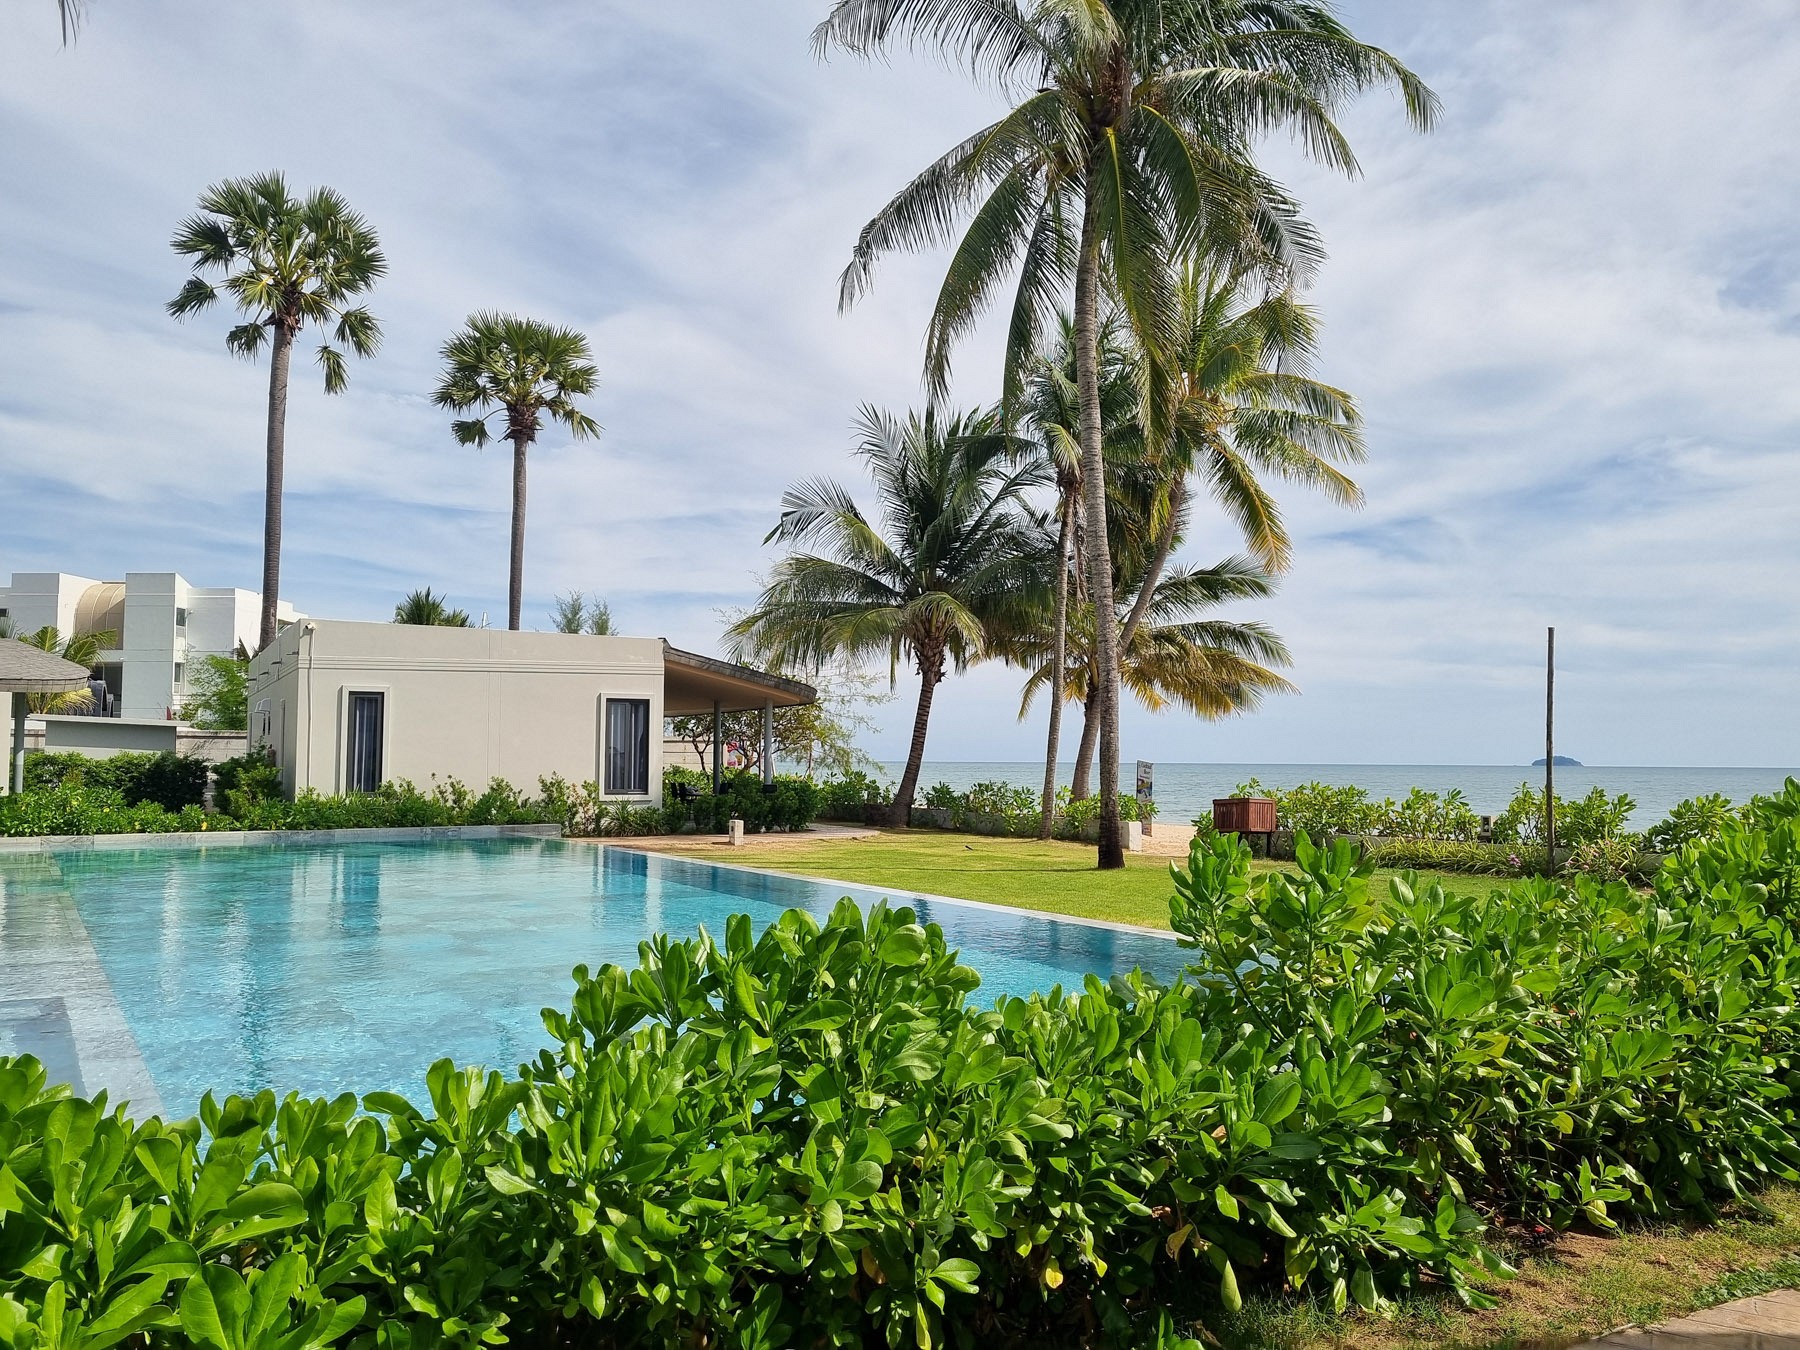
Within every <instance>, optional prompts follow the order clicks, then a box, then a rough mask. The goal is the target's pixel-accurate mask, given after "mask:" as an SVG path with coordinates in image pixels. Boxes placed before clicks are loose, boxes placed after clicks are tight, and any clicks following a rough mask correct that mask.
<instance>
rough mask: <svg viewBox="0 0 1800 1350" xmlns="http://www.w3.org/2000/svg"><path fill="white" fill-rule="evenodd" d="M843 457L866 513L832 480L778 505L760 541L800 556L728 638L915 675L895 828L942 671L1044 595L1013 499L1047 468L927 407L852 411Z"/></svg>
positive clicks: (973, 657) (1020, 505)
mask: <svg viewBox="0 0 1800 1350" xmlns="http://www.w3.org/2000/svg"><path fill="white" fill-rule="evenodd" d="M856 434H857V444H856V449H855V453H856V454H857V456H858V457H859V458H860V459H861V460H862V461H863V464H864V465H865V466H866V467H867V469H868V471H869V476H870V477H871V478H872V479H873V480H874V484H875V495H876V500H877V501H878V502H879V503H880V510H879V514H877V515H875V516H870V515H868V514H866V513H864V511H863V510H862V509H861V508H860V507H859V506H858V505H857V504H856V502H855V500H854V499H853V498H852V497H851V495H850V493H849V492H848V491H847V490H846V489H845V488H844V487H842V486H841V485H839V484H838V483H836V482H833V481H831V480H830V479H823V478H817V479H807V480H805V481H803V482H799V483H795V484H794V485H793V486H791V487H790V488H788V490H787V492H786V493H784V494H783V496H782V499H781V521H780V523H779V524H778V525H776V527H775V528H774V529H773V530H771V531H770V532H769V535H768V538H767V540H765V541H764V542H767V543H783V544H788V545H790V546H792V547H794V548H795V549H796V550H800V549H816V550H817V551H816V552H814V551H794V552H790V553H789V554H788V556H786V557H785V558H783V559H782V560H781V561H780V562H778V563H777V564H776V565H775V570H774V572H773V574H772V576H771V579H770V581H769V583H768V585H767V586H766V587H765V588H764V590H763V593H762V596H761V597H760V598H759V599H758V601H757V603H756V605H755V607H754V608H752V609H751V610H750V612H749V613H748V614H746V615H744V616H743V617H742V618H741V619H739V620H738V621H737V622H736V623H734V624H733V625H732V626H731V628H730V629H729V630H727V637H728V641H729V642H730V644H731V647H732V650H733V652H734V654H735V655H737V656H739V657H740V658H754V659H759V660H764V661H768V662H770V663H771V664H772V665H774V666H775V667H777V668H779V669H799V670H813V669H817V668H818V667H819V666H820V665H821V664H822V663H824V662H825V661H827V660H831V659H835V658H844V659H848V660H850V661H859V660H862V659H865V658H867V657H870V656H874V655H877V654H881V655H885V656H886V657H887V659H888V671H889V676H890V679H891V678H893V677H894V676H895V675H896V674H897V672H898V669H899V665H900V662H901V661H902V660H903V659H904V660H906V661H908V662H909V663H910V664H911V665H912V666H913V667H914V668H915V669H916V670H917V671H918V672H919V702H918V706H917V708H916V709H915V711H914V714H913V727H912V741H911V744H910V745H909V747H908V749H907V756H906V767H905V770H904V771H903V772H902V773H901V775H900V783H899V786H898V788H897V789H896V790H895V793H894V804H893V820H894V821H895V823H898V824H904V823H905V821H906V816H907V812H908V810H909V809H910V808H911V806H912V802H913V796H914V793H915V792H916V790H917V788H918V783H919V765H920V764H921V762H922V761H923V760H924V757H925V738H926V733H927V731H928V730H929V727H930V721H931V709H932V703H933V700H934V698H935V697H936V694H937V688H938V685H939V684H941V683H942V682H943V680H944V678H945V676H946V675H947V674H948V673H949V670H950V669H952V668H954V669H956V670H962V669H963V668H965V667H966V666H968V665H969V664H971V663H972V662H975V661H979V660H982V659H984V658H985V657H987V656H988V655H989V654H990V649H991V647H992V645H993V640H994V635H995V634H997V633H1001V632H1006V631H1010V630H1012V629H1013V628H1015V627H1017V626H1019V625H1020V624H1022V623H1023V622H1025V620H1026V618H1027V617H1028V616H1029V615H1030V614H1031V613H1032V612H1033V609H1034V606H1036V605H1038V604H1039V603H1041V600H1042V599H1043V598H1045V597H1047V596H1048V585H1047V582H1048V578H1047V577H1046V576H1045V574H1044V572H1043V570H1042V568H1041V566H1040V563H1041V559H1040V557H1038V556H1037V552H1036V541H1037V536H1038V535H1039V534H1040V533H1041V532H1042V531H1041V525H1040V523H1039V522H1038V521H1037V520H1036V519H1034V518H1033V517H1032V516H1031V515H1030V514H1029V512H1028V511H1027V508H1026V506H1025V497H1026V495H1027V494H1028V493H1030V492H1032V491H1033V490H1035V489H1037V488H1039V487H1042V486H1044V485H1045V484H1046V483H1047V481H1048V477H1049V475H1048V472H1047V471H1046V469H1045V468H1044V466H1043V465H1042V464H1041V463H1040V462H1037V461H1034V460H1032V459H1030V458H1027V457H1025V456H1022V455H1020V454H1019V453H1018V447H1017V446H1015V445H1014V444H1013V443H1012V442H1011V441H1010V440H1009V439H1008V438H1007V437H1005V436H1003V435H1001V434H999V420H998V418H997V417H996V416H995V415H994V414H993V413H969V412H965V413H956V414H949V413H941V412H938V411H935V410H927V411H926V412H924V413H922V414H921V413H912V414H910V415H908V416H907V417H906V418H905V419H904V420H902V419H900V418H897V417H894V416H893V415H891V414H889V413H885V412H881V411H878V410H876V409H874V408H864V409H863V410H862V412H861V414H860V415H859V417H858V418H857V422H856Z"/></svg>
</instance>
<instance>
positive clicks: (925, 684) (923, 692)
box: [888, 652, 944, 826]
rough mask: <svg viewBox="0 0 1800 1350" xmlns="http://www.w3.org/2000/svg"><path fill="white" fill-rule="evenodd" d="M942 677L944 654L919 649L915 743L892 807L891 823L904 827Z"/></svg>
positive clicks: (908, 755) (907, 756)
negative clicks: (932, 705)
mask: <svg viewBox="0 0 1800 1350" xmlns="http://www.w3.org/2000/svg"><path fill="white" fill-rule="evenodd" d="M943 678H944V657H943V654H942V653H941V652H920V653H919V706H918V708H917V709H916V710H914V712H913V729H912V744H911V745H910V746H909V747H907V751H906V769H905V771H904V772H902V773H901V775H900V786H899V787H897V788H895V789H894V804H893V806H892V807H890V808H889V814H888V823H889V824H890V825H901V826H904V825H905V824H906V822H907V820H908V818H909V817H910V816H911V814H912V804H913V797H914V795H915V794H916V793H917V792H918V790H919V768H920V766H921V765H922V764H924V762H925V732H926V730H927V729H928V728H929V726H930V723H931V700H932V698H933V696H934V695H935V694H936V693H937V687H938V683H939V681H941V680H942V679H943Z"/></svg>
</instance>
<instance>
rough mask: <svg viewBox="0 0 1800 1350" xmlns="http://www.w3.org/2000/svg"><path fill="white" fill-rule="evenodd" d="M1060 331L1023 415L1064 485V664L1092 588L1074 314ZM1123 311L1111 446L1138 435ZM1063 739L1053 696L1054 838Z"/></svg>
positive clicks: (1060, 599)
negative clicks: (1072, 595) (1073, 624)
mask: <svg viewBox="0 0 1800 1350" xmlns="http://www.w3.org/2000/svg"><path fill="white" fill-rule="evenodd" d="M1059 329H1060V332H1059V338H1058V341H1057V342H1056V344H1055V345H1054V346H1053V347H1051V348H1050V349H1049V350H1048V351H1046V352H1043V353H1041V354H1040V355H1038V356H1037V357H1035V358H1034V359H1033V361H1032V364H1031V368H1030V371H1029V373H1028V375H1027V378H1026V384H1025V391H1024V396H1023V400H1022V402H1023V410H1024V414H1023V421H1024V425H1025V428H1026V430H1027V433H1028V439H1029V443H1030V444H1031V446H1032V452H1033V453H1035V454H1037V455H1041V456H1042V458H1043V461H1044V463H1045V464H1046V465H1047V466H1048V468H1049V470H1050V472H1051V475H1052V477H1053V480H1054V482H1055V485H1056V521H1057V539H1056V554H1055V562H1054V563H1053V565H1052V567H1053V572H1054V575H1055V578H1056V584H1055V598H1054V602H1053V612H1052V620H1051V633H1052V645H1053V647H1054V648H1055V655H1054V656H1053V658H1052V661H1053V664H1054V665H1055V666H1057V667H1060V666H1061V665H1062V664H1063V657H1064V653H1065V647H1066V635H1067V630H1068V615H1069V590H1070V585H1071V582H1073V585H1074V589H1075V592H1076V598H1077V602H1078V603H1079V602H1080V601H1081V600H1082V599H1084V598H1085V596H1086V588H1085V587H1084V586H1083V585H1082V582H1081V572H1080V569H1079V568H1076V567H1074V566H1073V563H1074V558H1075V556H1076V555H1077V552H1078V550H1079V547H1080V543H1079V541H1080V531H1081V481H1082V480H1081V429H1080V422H1081V406H1080V405H1081V400H1080V392H1079V389H1078V386H1077V379H1076V362H1075V332H1074V321H1073V319H1072V318H1071V317H1070V316H1069V315H1067V314H1064V315H1062V316H1060V320H1059ZM1121 329H1122V325H1121V323H1120V321H1119V319H1118V317H1117V315H1116V314H1115V315H1108V316H1107V317H1106V318H1105V319H1104V320H1103V322H1102V324H1101V332H1100V364H1101V381H1100V402H1101V423H1102V426H1103V428H1104V430H1103V432H1102V439H1103V441H1105V442H1107V444H1106V449H1107V450H1108V451H1109V452H1111V451H1112V450H1114V449H1117V448H1119V447H1118V445H1117V442H1118V441H1120V440H1121V439H1128V438H1133V437H1136V436H1137V435H1138V427H1137V424H1136V422H1135V420H1134V418H1133V416H1132V413H1133V405H1134V403H1135V401H1136V391H1135V386H1134V385H1133V382H1132V376H1133V371H1132V363H1131V359H1130V352H1129V351H1128V349H1127V347H1126V345H1125V343H1124V342H1123V341H1122V339H1121ZM1061 742H1062V700H1061V699H1052V700H1050V718H1049V727H1048V730H1047V734H1046V736H1045V745H1044V785H1043V793H1042V807H1041V810H1040V811H1039V813H1038V814H1039V824H1038V837H1039V838H1040V839H1048V838H1050V834H1051V827H1052V825H1053V824H1054V816H1055V809H1056V766H1057V758H1058V755H1059V753H1060V751H1061ZM1092 760H1093V747H1092V746H1091V745H1090V746H1088V747H1087V753H1086V754H1085V755H1084V756H1082V757H1081V758H1080V759H1078V760H1077V767H1076V777H1077V780H1078V782H1080V783H1081V784H1082V785H1083V786H1082V790H1081V791H1080V792H1079V794H1078V795H1080V796H1083V797H1085V796H1086V795H1087V792H1086V788H1085V783H1086V777H1087V773H1086V770H1087V765H1088V764H1089V763H1091V762H1092Z"/></svg>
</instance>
